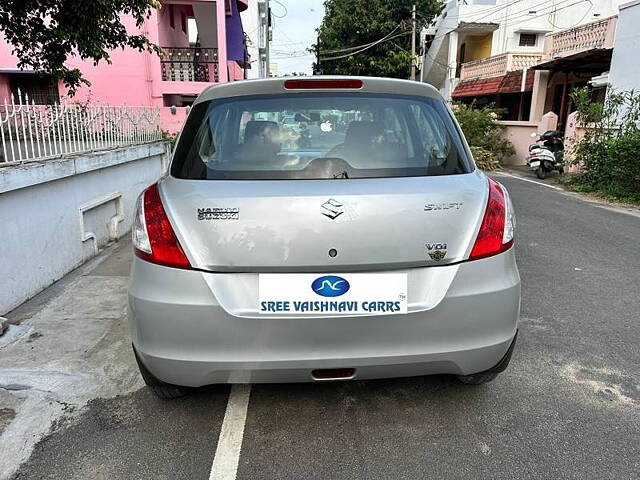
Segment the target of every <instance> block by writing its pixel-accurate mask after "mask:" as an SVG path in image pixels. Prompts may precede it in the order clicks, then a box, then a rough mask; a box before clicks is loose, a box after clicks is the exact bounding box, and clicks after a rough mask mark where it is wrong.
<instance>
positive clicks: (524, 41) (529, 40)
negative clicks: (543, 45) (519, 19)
mask: <svg viewBox="0 0 640 480" xmlns="http://www.w3.org/2000/svg"><path fill="white" fill-rule="evenodd" d="M537 39H538V35H537V34H535V33H521V34H520V46H521V47H535V46H536V40H537Z"/></svg>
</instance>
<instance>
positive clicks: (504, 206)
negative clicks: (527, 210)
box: [469, 179, 515, 260]
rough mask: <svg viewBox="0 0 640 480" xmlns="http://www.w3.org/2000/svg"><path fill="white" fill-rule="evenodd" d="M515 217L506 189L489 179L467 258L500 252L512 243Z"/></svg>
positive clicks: (473, 258) (488, 255) (483, 256)
mask: <svg viewBox="0 0 640 480" xmlns="http://www.w3.org/2000/svg"><path fill="white" fill-rule="evenodd" d="M514 231H515V217H514V215H513V206H512V205H511V201H510V200H509V196H508V194H507V191H506V190H505V189H504V187H503V186H502V185H500V184H499V183H498V182H496V181H494V180H491V179H489V199H488V201H487V209H486V210H485V212H484V218H483V219H482V225H480V231H479V232H478V237H477V238H476V242H475V244H474V245H473V249H472V250H471V255H470V256H469V260H477V259H479V258H485V257H490V256H492V255H497V254H498V253H502V252H504V251H506V250H508V249H509V248H511V245H513V236H514Z"/></svg>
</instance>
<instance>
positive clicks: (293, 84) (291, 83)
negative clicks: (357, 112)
mask: <svg viewBox="0 0 640 480" xmlns="http://www.w3.org/2000/svg"><path fill="white" fill-rule="evenodd" d="M284 88H286V89H287V90H316V89H336V88H346V89H355V90H357V89H360V88H362V80H358V79H355V78H344V79H320V80H311V79H309V80H285V81H284Z"/></svg>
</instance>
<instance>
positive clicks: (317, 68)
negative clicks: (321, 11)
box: [313, 35, 322, 75]
mask: <svg viewBox="0 0 640 480" xmlns="http://www.w3.org/2000/svg"><path fill="white" fill-rule="evenodd" d="M313 74H314V75H322V69H321V68H320V35H318V38H317V40H316V68H315V70H314V71H313Z"/></svg>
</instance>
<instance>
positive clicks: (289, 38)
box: [269, 0, 324, 75]
mask: <svg viewBox="0 0 640 480" xmlns="http://www.w3.org/2000/svg"><path fill="white" fill-rule="evenodd" d="M269 5H270V7H271V14H272V16H273V41H272V42H271V63H277V64H278V74H279V75H284V74H286V73H289V74H290V73H293V72H304V73H306V74H307V75H311V73H312V71H311V68H312V63H313V60H314V55H313V54H310V53H307V52H306V49H307V48H309V47H311V44H313V43H315V42H316V28H318V27H319V26H320V22H322V17H323V16H324V6H323V0H269Z"/></svg>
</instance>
